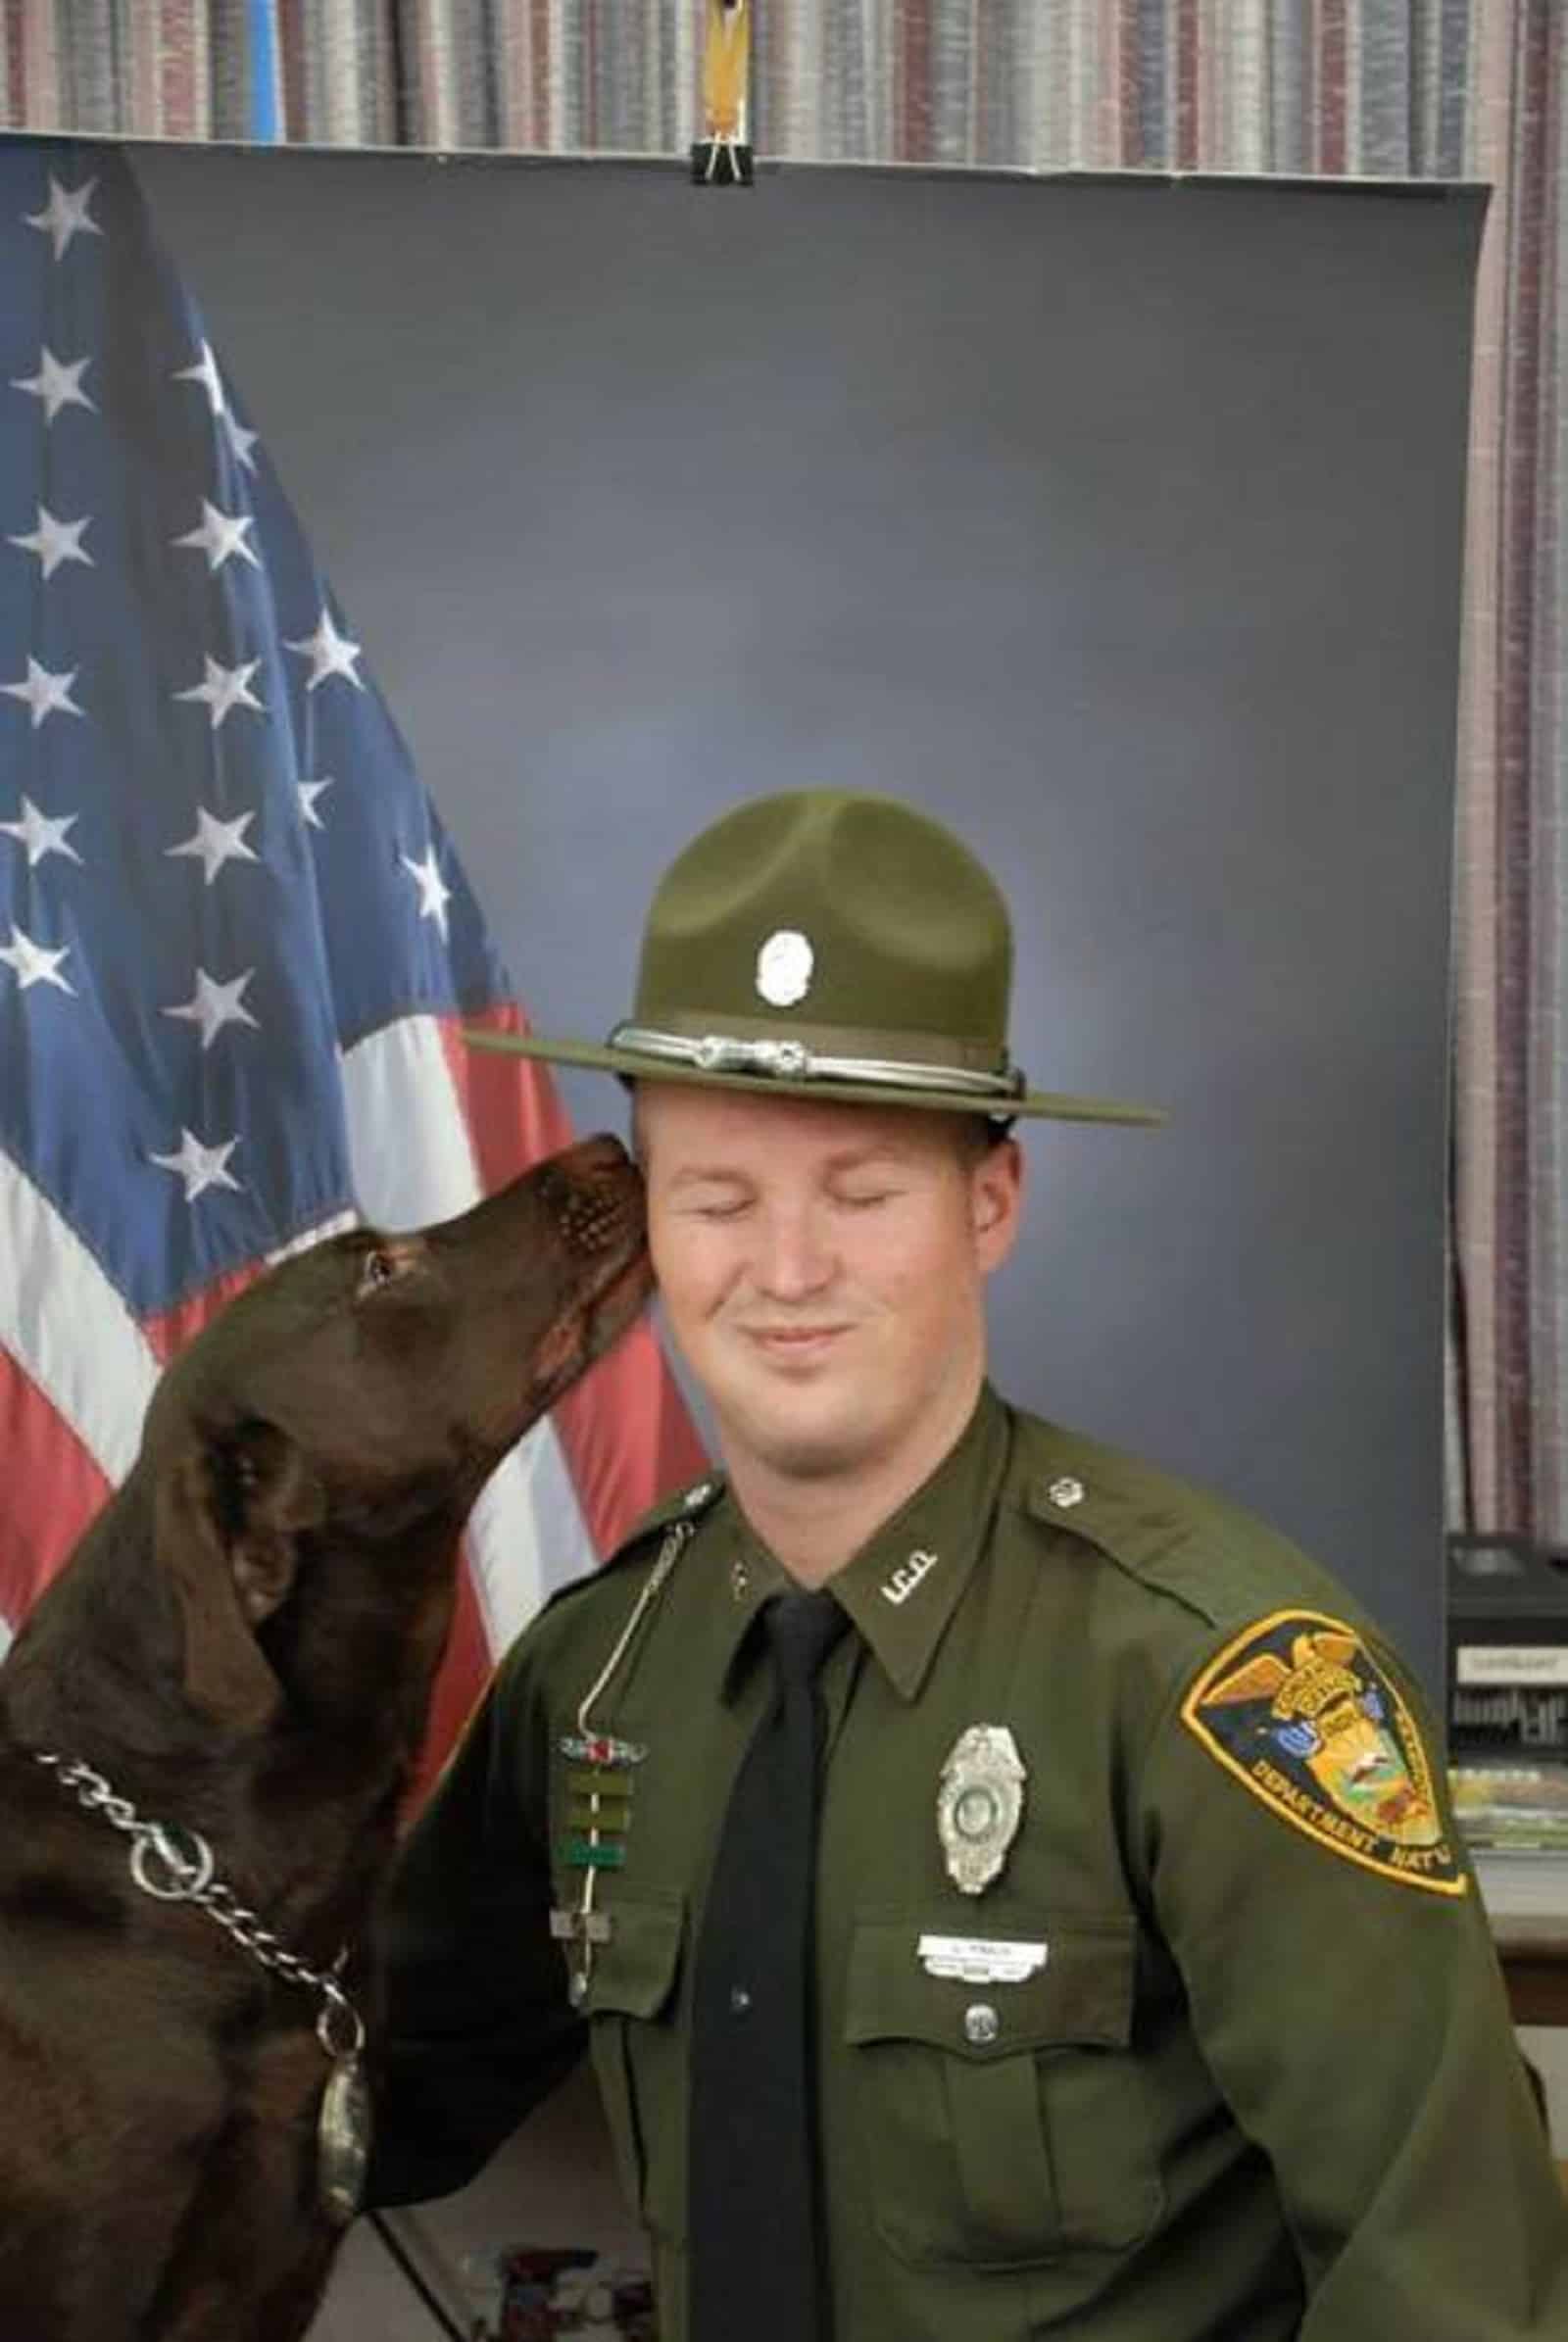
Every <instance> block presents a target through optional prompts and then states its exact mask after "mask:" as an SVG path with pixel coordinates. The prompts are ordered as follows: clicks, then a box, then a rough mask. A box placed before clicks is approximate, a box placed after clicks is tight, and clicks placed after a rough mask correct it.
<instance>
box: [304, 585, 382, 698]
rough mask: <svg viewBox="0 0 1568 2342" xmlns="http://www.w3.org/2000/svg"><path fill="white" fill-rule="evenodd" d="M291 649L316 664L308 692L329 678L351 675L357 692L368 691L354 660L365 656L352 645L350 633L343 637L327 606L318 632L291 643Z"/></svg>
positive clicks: (312, 671)
mask: <svg viewBox="0 0 1568 2342" xmlns="http://www.w3.org/2000/svg"><path fill="white" fill-rule="evenodd" d="M287 647H288V649H289V650H291V651H298V652H300V653H302V654H303V656H304V657H305V658H307V659H310V660H311V661H312V666H311V671H310V673H309V674H308V675H307V676H306V678H305V688H306V690H307V691H314V690H315V689H316V687H317V685H318V684H319V683H324V682H325V681H326V679H327V677H328V676H329V675H347V677H348V679H349V681H350V682H351V683H352V684H353V685H354V687H355V689H356V690H357V691H363V690H364V689H365V685H364V683H363V682H362V681H361V679H360V677H359V676H358V675H357V674H356V673H355V672H354V661H355V660H356V659H363V658H364V656H365V654H364V652H363V651H362V650H361V648H360V646H359V644H358V643H351V642H350V641H349V639H348V636H347V635H346V634H339V632H338V630H337V628H336V627H335V626H334V625H333V623H332V613H331V611H330V610H328V609H327V608H326V606H325V604H324V603H323V604H322V606H321V619H320V624H319V626H318V627H317V629H316V632H315V633H314V634H307V635H306V636H304V637H303V639H302V640H301V641H299V642H296V643H289V644H288V646H287Z"/></svg>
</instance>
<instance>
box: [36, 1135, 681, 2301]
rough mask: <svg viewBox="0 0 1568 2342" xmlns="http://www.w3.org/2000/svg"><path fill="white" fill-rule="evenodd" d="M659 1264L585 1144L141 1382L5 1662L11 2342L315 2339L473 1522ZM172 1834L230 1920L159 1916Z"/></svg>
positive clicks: (276, 1281) (622, 1183) (363, 1250)
mask: <svg viewBox="0 0 1568 2342" xmlns="http://www.w3.org/2000/svg"><path fill="white" fill-rule="evenodd" d="M648 1284H649V1277H648V1270H647V1266H646V1255H645V1252H644V1248H643V1216H642V1203H641V1191H640V1187H639V1184H638V1181H637V1177H636V1174H635V1172H634V1171H633V1169H632V1167H631V1165H630V1164H629V1163H628V1161H627V1159H626V1157H625V1155H624V1153H623V1152H622V1150H621V1148H620V1147H619V1146H618V1145H617V1144H616V1142H615V1141H614V1140H611V1139H603V1140H589V1141H587V1142H585V1143H584V1144H583V1145H582V1146H579V1147H573V1148H571V1149H570V1150H568V1151H567V1152H566V1153H564V1154H562V1155H558V1156H556V1157H554V1158H553V1159H552V1160H551V1161H550V1162H548V1163H546V1164H544V1165H542V1166H541V1167H540V1168H539V1169H537V1170H535V1171H534V1172H532V1173H530V1174H529V1175H528V1176H527V1177H526V1178H525V1179H522V1180H520V1181H518V1182H517V1183H516V1184H515V1186H513V1187H511V1188H509V1189H507V1190H506V1191H505V1193H504V1194H502V1195H495V1196H492V1197H491V1198H490V1199H489V1200H488V1201H487V1202H485V1203H482V1204H480V1205H479V1206H478V1207H477V1208H476V1209H475V1210H473V1211H471V1212H468V1213H467V1214H466V1215H465V1216H464V1217H463V1218H462V1219H457V1220H451V1221H448V1222H447V1223H445V1224H444V1225H443V1226H441V1227H437V1228H432V1229H428V1230H425V1231H423V1232H422V1233H420V1234H417V1235H412V1236H398V1237H383V1236H378V1235H376V1234H374V1233H373V1232H357V1233H355V1234H353V1235H349V1236H344V1237H339V1238H336V1239H334V1240H332V1241H331V1242H329V1243H326V1244H320V1245H319V1246H317V1247H316V1248H315V1249H314V1250H312V1251H309V1252H306V1253H303V1254H301V1255H300V1256H299V1257H297V1258H294V1259H291V1260H288V1261H286V1262H285V1263H283V1264H282V1265H281V1266H280V1267H278V1268H276V1269H273V1270H272V1271H270V1273H269V1274H268V1275H267V1276H266V1277H264V1278H263V1279H262V1280H261V1281H260V1282H259V1283H258V1284H256V1285H255V1286H253V1287H252V1288H251V1289H250V1290H249V1291H248V1292H247V1293H243V1294H242V1295H241V1296H240V1297H239V1298H238V1299H237V1300H236V1301H234V1302H233V1303H232V1304H231V1305H230V1306H229V1307H228V1308H227V1309H226V1310H225V1311H224V1312H223V1313H222V1314H221V1316H220V1317H219V1318H218V1319H216V1320H215V1322H214V1323H213V1325H212V1326H211V1327H210V1328H209V1329H208V1330H207V1331H206V1332H205V1333H204V1334H203V1335H202V1336H201V1338H200V1339H199V1340H198V1341H197V1342H193V1343H192V1344H191V1346H190V1347H189V1349H187V1350H186V1351H185V1352H184V1353H183V1354H182V1355H181V1356H180V1357H179V1358H178V1359H177V1360H176V1362H175V1363H174V1364H173V1365H172V1367H171V1368H170V1370H169V1372H168V1373H167V1374H166V1375H165V1377H164V1379H163V1381H162V1382H161V1384H160V1385H159V1388H158V1390H157V1391H156V1393H155V1395H154V1398H153V1402H152V1405H151V1407H150V1408H149V1410H148V1415H147V1422H146V1426H145V1432H144V1437H143V1442H142V1449H141V1454H140V1457H139V1459H138V1461H137V1464H136V1467H135V1469H134V1471H133V1472H132V1474H131V1476H130V1478H129V1479H128V1480H127V1481H126V1483H125V1485H124V1486H123V1488H121V1490H120V1491H119V1493H118V1494H117V1495H116V1496H115V1498H114V1500H113V1501H112V1503H111V1504H110V1505H109V1506H108V1508H107V1509H106V1510H105V1511H104V1513H103V1514H101V1515H100V1517H99V1519H98V1520H97V1522H96V1523H95V1524H94V1526H93V1528H92V1529H91V1530H90V1531H89V1533H88V1535H87V1536H86V1537H85V1538H84V1539H83V1540H82V1543H81V1544H80V1546H79V1547H78V1548H77V1550H76V1552H75V1553H74V1555H73V1557H72V1560H71V1562H70V1563H69V1565H68V1567H67V1568H66V1570H65V1572H64V1573H63V1575H62V1576H61V1577H60V1579H59V1580H58V1581H57V1582H56V1584H55V1585H54V1586H52V1587H51V1588H50V1590H49V1591H48V1593H47V1594H46V1595H45V1596H44V1597H43V1599H42V1600H41V1601H40V1602H39V1603H38V1605H37V1607H36V1609H35V1610H34V1612H33V1614H32V1616H31V1618H30V1619H29V1620H28V1622H27V1624H26V1626H25V1629H24V1631H23V1633H22V1634H21V1635H19V1636H18V1638H17V1642H16V1644H15V1647H14V1649H13V1651H12V1654H11V1657H10V1659H9V1660H8V1662H7V1664H6V1666H5V1668H4V1670H3V1672H0V1795H3V1798H4V1811H5V1830H4V1837H3V1840H0V2337H3V2338H4V2342H294V2338H295V2337H297V2336H298V2335H300V2334H302V2333H303V2332H304V2331H305V2328H306V2326H307V2325H308V2324H309V2322H310V2320H311V2317H312V2315H313V2313H314V2311H315V2308H316V2306H317V2303H318V2300H319V2295H320V2292H321V2289H322V2286H323V2284H324V2281H325V2277H326V2272H327V2269H328V2267H329V2264H330V2261H331V2257H332V2250H333V2245H334V2242H335V2240H336V2236H337V2234H338V2233H339V2229H338V2226H337V2225H336V2223H335V2221H334V2220H333V2218H332V2217H331V2215H330V2214H329V2213H328V2212H327V2211H325V2210H323V2208H322V2202H321V2186H322V2179H323V2172H322V2159H321V2154H320V2150H319V2138H318V2125H319V2115H320V2109H321V2104H322V2097H323V2089H324V2086H325V2085H326V2083H327V2081H328V2077H329V2075H331V2074H333V2073H334V2071H335V2064H334V2061H335V2060H339V2059H341V2057H342V2056H343V2054H344V2053H346V2052H348V2051H349V2050H351V2049H352V2048H353V2047H354V2046H355V2041H356V2038H357V2034H358V2016H357V2012H356V2010H355V2008H354V2006H353V2002H354V2000H355V1998H356V1997H357V1994H358V1990H359V1976H358V1974H357V1970H356V1965H355V1962H356V1952H357V1947H358V1946H359V1944H360V1943H361V1941H362V1938H363V1936H364V1933H365V1930H366V1926H367V1921H368V1914H369V1907H370V1904H371V1901H372V1897H373V1893H374V1889H375V1886H376V1883H377V1880H378V1878H380V1876H381V1874H382V1872H383V1870H384V1868H385V1867H386V1864H387V1861H388V1858H389V1856H390V1854H391V1852H392V1849H393V1844H394V1837H395V1831H396V1822H397V1812H398V1803H399V1797H400V1794H401V1792H402V1791H403V1789H404V1787H405V1785H406V1783H407V1781H408V1779H409V1775H410V1771H411V1767H412V1765H413V1762H414V1759H415V1757H416V1754H417V1747H418V1743H419V1738H420V1731H421V1726H422V1723H423V1719H424V1715H425V1710H426V1706H427V1702H428V1696H429V1691H430V1686H431V1681H432V1677H433V1674H434V1671H435V1668H436V1665H437V1662H438V1660H439V1657H440V1654H441V1650H442V1646H443V1643H444V1640H445V1636H446V1632H447V1627H448V1623H449V1620H450V1616H451V1609H452V1602H453V1595H454V1586H455V1579H456V1557H457V1553H458V1545H459V1534H460V1531H461V1529H462V1527H463V1523H464V1521H465V1519H466V1515H467V1513H468V1511H469V1508H470V1507H471V1505H472V1503H473V1500H474V1498H475V1496H476V1495H477V1494H478V1492H479V1489H480V1488H481V1486H482V1484H483V1482H484V1481H485V1479H486V1477H487V1476H488V1474H489V1473H490V1472H491V1471H492V1470H493V1469H494V1467H495V1465H496V1464H497V1462H498V1461H499V1460H500V1458H501V1456H502V1455H503V1454H504V1453H505V1452H506V1450H507V1449H508V1448H509V1447H511V1446H512V1445H513V1444H514V1442H515V1440H516V1439H519V1438H520V1437H521V1435H522V1433H523V1432H524V1431H525V1430H526V1429H527V1428H528V1426H529V1424H531V1423H532V1422H533V1421H534V1420H535V1418H536V1417H537V1416H538V1415H540V1414H541V1413H542V1412H543V1411H544V1409H545V1408H547V1407H548V1406H549V1405H551V1404H552V1402H553V1401H554V1400H555V1399H556V1398H557V1397H558V1396H559V1395H560V1394H561V1392H562V1391H564V1389H565V1388H566V1386H567V1385H568V1384H569V1383H570V1382H571V1381H572V1380H573V1379H574V1378H575V1377H576V1375H577V1374H578V1373H579V1372H580V1371H581V1370H582V1368H583V1367H584V1366H586V1365H587V1364H588V1363H589V1361H590V1360H591V1359H593V1358H594V1357H596V1356H597V1355H598V1354H599V1353H600V1352H601V1351H602V1350H604V1349H605V1348H607V1347H608V1346H609V1344H610V1343H611V1342H613V1341H614V1339H615V1337H616V1336H617V1335H618V1334H619V1333H620V1332H621V1331H622V1330H623V1329H624V1328H625V1327H626V1326H627V1325H628V1324H629V1323H630V1321H631V1319H632V1318H633V1317H634V1316H635V1315H636V1314H637V1312H638V1310H639V1309H640V1307H641V1305H642V1302H643V1300H644V1298H645V1296H646V1293H647V1291H648ZM40 1753H41V1754H43V1755H44V1756H46V1757H55V1758H58V1759H60V1760H62V1762H61V1763H60V1764H56V1765H54V1766H49V1765H45V1764H42V1763H40V1762H39V1761H38V1760H39V1756H40ZM70 1765H76V1766H85V1767H86V1768H88V1769H89V1777H87V1778H83V1777H81V1776H80V1775H71V1774H69V1773H66V1771H65V1768H66V1767H67V1766H70ZM95 1782H96V1783H98V1784H107V1792H108V1793H112V1795H113V1796H114V1797H115V1798H117V1799H120V1800H123V1801H125V1802H124V1803H123V1805H120V1806H118V1807H112V1806H108V1805H106V1804H104V1803H102V1802H100V1799H101V1797H102V1796H103V1795H104V1794H105V1791H104V1790H103V1788H102V1787H101V1786H95ZM117 1814H118V1818H119V1819H118V1827H117V1825H116V1821H115V1816H116V1815H117ZM155 1823H156V1824H160V1825H162V1826H163V1827H164V1830H165V1832H166V1834H165V1836H164V1837H163V1838H162V1839H154V1838H149V1837H148V1836H147V1835H146V1834H145V1830H143V1828H142V1826H143V1825H151V1824H155ZM193 1832H195V1833H199V1838H200V1840H201V1841H205V1845H206V1847H207V1848H208V1849H210V1850H211V1859H212V1865H213V1870H214V1874H215V1878H216V1879H217V1881H218V1882H219V1891H218V1893H217V1899H216V1908H217V1910H218V1912H219V1913H220V1915H227V1916H228V1917H229V1918H232V1916H233V1911H234V1908H235V1906H234V1904H233V1902H232V1901H230V1900H226V1899H224V1898H223V1896H222V1894H221V1888H222V1887H224V1886H226V1887H227V1888H229V1889H232V1891H233V1895H234V1896H235V1897H237V1898H238V1901H239V1904H240V1905H242V1906H244V1907H246V1908H247V1909H248V1911H249V1912H250V1913H252V1914H254V1915H255V1924H254V1926H252V1925H251V1923H250V1922H248V1921H245V1920H242V1921H241V1922H240V1923H239V1926H240V1936H239V1938H238V1939H236V1935H235V1933H234V1932H233V1930H232V1929H231V1928H228V1927H223V1926H221V1925H215V1922H214V1911H213V1909H212V1908H203V1907H198V1906H197V1905H195V1904H193V1903H192V1901H190V1900H189V1899H174V1900H161V1899H159V1895H158V1892H157V1890H158V1889H159V1888H161V1887H162V1888H166V1889H167V1888H169V1887H170V1886H176V1887H179V1886H182V1887H183V1888H185V1889H186V1890H187V1896H188V1890H190V1889H193V1888H196V1887H199V1885H200V1881H201V1872H202V1867H203V1865H202V1849H201V1847H200V1845H199V1843H198V1840H197V1839H196V1838H195V1837H193V1836H192V1834H191V1833H193ZM132 1857H134V1859H135V1863H136V1866H137V1868H138V1869H139V1871H140V1874H141V1878H142V1881H143V1883H138V1882H137V1880H136V1879H135V1878H133V1877H132V1869H131V1858H132ZM209 1900H210V1902H211V1901H212V1896H211V1894H210V1897H209ZM261 1929H265V1930H266V1931H267V1932H266V1934H265V1935H261V1936H260V1938H259V1940H260V1943H261V1948H262V1949H263V1950H264V1951H266V1950H268V1949H269V1948H270V1947H274V1946H275V1947H277V1949H280V1950H281V1951H282V1952H283V1953H284V1955H285V1962H284V1967H283V1970H282V1972H281V1973H279V1972H278V1970H277V1968H276V1967H271V1968H270V1967H268V1966H266V1965H264V1964H263V1962H262V1960H260V1959H259V1958H258V1957H257V1956H256V1953H255V1951H254V1949H247V1948H246V1942H245V1937H246V1936H247V1934H248V1935H250V1936H251V1937H252V1938H253V1939H256V1938H257V1937H258V1934H259V1930H261ZM345 1946H347V1947H348V1949H349V1957H348V1962H347V1965H346V1966H345V1967H344V1968H343V1969H342V1970H341V1971H335V1969H334V1964H335V1963H336V1962H337V1961H338V1959H339V1956H340V1954H341V1952H342V1951H343V1949H344V1947H345ZM275 1956H276V1953H275V1951H274V1958H275ZM288 1957H292V1958H293V1959H294V1960H295V1961H297V1962H299V1963H303V1965H304V1968H305V1969H306V1970H307V1971H308V1972H309V1975H308V1976H307V1977H306V1978H304V1979H302V1978H301V1977H300V1976H299V1973H298V1970H297V1969H296V1970H295V1971H294V1972H293V1973H292V1974H291V1973H290V1971H289V1969H288V1967H287V1958H288ZM312 1979H314V1980H312ZM339 1985H340V1986H341V1990H339ZM344 1992H346V1994H347V1995H348V1998H347V2000H345V1999H344V1998H343V1993H344ZM319 2019H320V2020H321V2021H322V2031H323V2033H324V2037H325V2043H326V2046H324V2047H323V2042H322V2039H320V2038H319V2036H318V2020H319ZM338 2087H339V2089H340V2091H342V2092H343V2093H344V2094H347V2095H350V2096H351V2095H352V2076H351V2075H350V2074H348V2072H347V2070H346V2069H345V2071H344V2074H343V2078H342V2081H341V2082H340V2084H339V2085H338ZM353 2161H354V2157H353V2155H352V2153H350V2154H349V2155H348V2157H347V2164H348V2166H349V2167H352V2164H353ZM333 2169H334V2166H333V2162H332V2158H331V2157H330V2156H329V2157H328V2159H327V2171H326V2173H325V2176H326V2177H327V2178H330V2177H331V2176H332V2173H333ZM350 2177H352V2171H350ZM339 2217H340V2218H341V2217H342V2214H341V2212H340V2215H339Z"/></svg>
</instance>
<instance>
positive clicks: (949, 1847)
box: [937, 1724, 1028, 1895]
mask: <svg viewBox="0 0 1568 2342" xmlns="http://www.w3.org/2000/svg"><path fill="white" fill-rule="evenodd" d="M1027 1778H1028V1776H1027V1774H1026V1773H1025V1770H1024V1765H1023V1760H1022V1758H1021V1757H1020V1756H1019V1754H1018V1746H1017V1742H1016V1741H1015V1740H1014V1739H1013V1736H1012V1734H1011V1732H1009V1731H1008V1729H1007V1727H1006V1726H1005V1724H971V1725H970V1727H969V1729H968V1731H967V1732H960V1733H959V1734H958V1737H957V1739H956V1741H955V1742H954V1744H953V1748H952V1752H951V1753H950V1755H949V1757H948V1761H947V1763H946V1764H945V1765H944V1766H943V1768H942V1783H941V1787H940V1789H939V1790H938V1792H937V1835H938V1836H939V1837H940V1839H941V1840H942V1852H943V1856H944V1859H945V1860H946V1862H947V1866H948V1877H949V1878H951V1879H952V1880H953V1883H954V1885H955V1886H956V1888H957V1889H958V1892H959V1893H960V1894H964V1895H978V1894H981V1893H983V1892H984V1890H985V1889H986V1888H987V1887H988V1886H989V1885H990V1884H991V1882H992V1880H993V1879H994V1878H998V1877H999V1876H1000V1875H1001V1871H1002V1867H1003V1865H1004V1863H1005V1861H1006V1859H1007V1851H1008V1848H1009V1847H1010V1846H1011V1844H1012V1841H1013V1839H1014V1838H1015V1837H1016V1836H1017V1834H1018V1824H1019V1822H1020V1821H1021V1820H1022V1818H1023V1785H1024V1782H1025V1781H1026V1780H1027Z"/></svg>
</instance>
